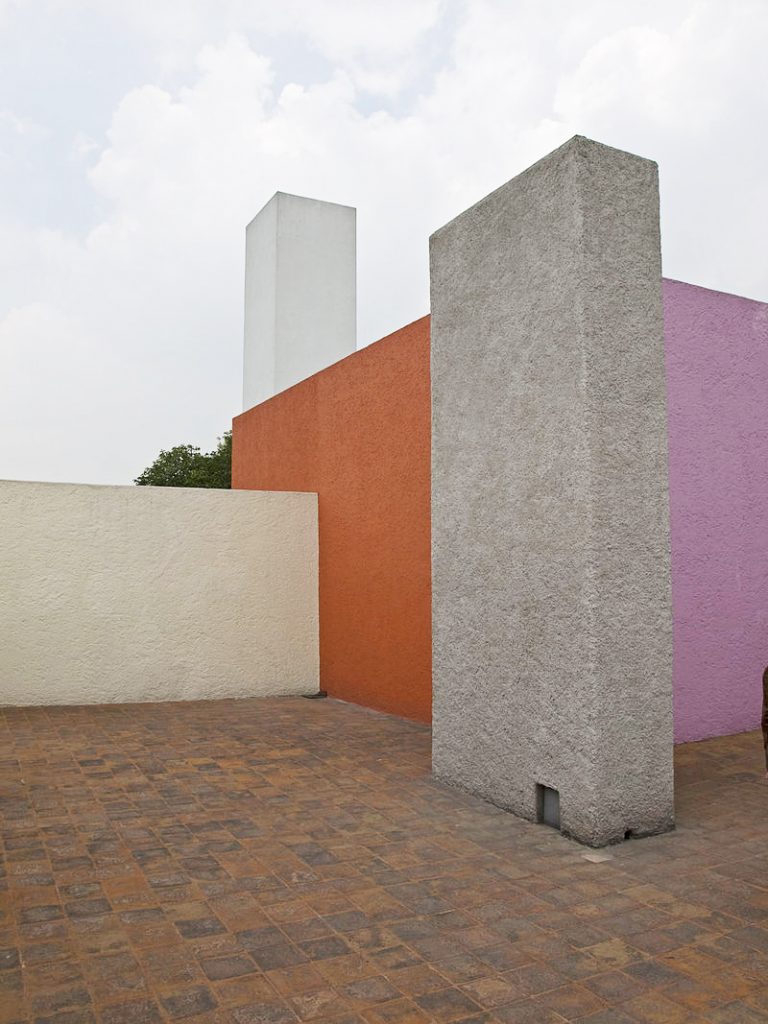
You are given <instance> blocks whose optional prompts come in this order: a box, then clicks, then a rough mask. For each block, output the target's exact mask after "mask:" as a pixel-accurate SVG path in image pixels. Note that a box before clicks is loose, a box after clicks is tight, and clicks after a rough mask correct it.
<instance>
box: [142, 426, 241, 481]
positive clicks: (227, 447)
mask: <svg viewBox="0 0 768 1024" xmlns="http://www.w3.org/2000/svg"><path fill="white" fill-rule="evenodd" d="M133 482H134V483H135V484H138V485H139V486H140V487H231V486H232V431H231V430H228V431H227V432H226V434H224V436H223V437H220V438H219V443H218V444H217V445H216V447H215V448H214V450H213V451H212V452H207V453H203V452H201V451H200V449H199V448H195V447H194V446H193V445H191V444H178V445H176V447H175V448H171V449H170V450H169V451H167V452H166V451H161V452H160V454H159V455H158V456H157V458H156V459H155V461H154V462H153V463H152V465H151V466H147V468H146V469H145V470H144V472H143V473H142V474H141V475H140V476H137V477H136V479H135V480H134V481H133Z"/></svg>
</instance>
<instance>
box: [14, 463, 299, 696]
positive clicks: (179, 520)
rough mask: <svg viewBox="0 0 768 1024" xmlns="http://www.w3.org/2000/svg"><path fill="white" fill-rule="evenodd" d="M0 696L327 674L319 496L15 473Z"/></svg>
mask: <svg viewBox="0 0 768 1024" xmlns="http://www.w3.org/2000/svg"><path fill="white" fill-rule="evenodd" d="M0 536H2V545H0V636H1V637H2V643H1V644H0V704H15V705H22V704H92V703H111V702H122V701H168V700H191V699H201V698H203V699H207V698H216V697H244V696H247V697H254V696H268V695H276V694H296V693H307V692H312V691H315V690H317V687H318V621H317V617H318V605H317V561H318V556H317V499H316V496H315V495H314V494H269V493H264V492H258V491H247V492H246V491H243V492H238V491H216V490H198V489H188V488H176V487H91V486H86V485H81V484H77V485H72V484H45V483H25V482H21V481H19V482H17V481H2V482H0Z"/></svg>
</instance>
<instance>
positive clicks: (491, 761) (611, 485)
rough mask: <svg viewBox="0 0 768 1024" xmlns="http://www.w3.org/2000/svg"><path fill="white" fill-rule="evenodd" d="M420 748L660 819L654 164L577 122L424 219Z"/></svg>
mask: <svg viewBox="0 0 768 1024" xmlns="http://www.w3.org/2000/svg"><path fill="white" fill-rule="evenodd" d="M431 291H432V348H431V371H432V405H433V408H432V429H433V432H432V567H433V689H434V693H433V705H434V706H433V722H434V740H433V764H434V770H435V773H436V774H437V775H438V777H440V778H442V779H444V780H445V781H448V782H451V783H453V784H455V785H458V786H460V787H462V788H465V789H467V790H469V791H471V792H474V793H477V794H479V795H481V796H483V797H485V798H487V799H488V800H490V801H492V802H494V803H496V804H499V805H500V806H502V807H506V808H509V809H510V810H513V811H515V812H516V813H517V814H520V815H522V816H523V817H526V818H529V819H532V818H535V816H536V813H537V807H536V784H537V783H538V784H542V785H545V786H548V787H550V788H553V789H556V790H558V792H559V794H560V808H561V821H562V828H563V830H564V831H566V832H567V833H569V834H571V835H573V836H575V837H576V838H578V839H580V840H582V841H583V842H586V843H589V844H591V845H595V846H599V845H603V844H606V843H610V842H615V841H618V840H621V839H623V838H624V836H625V834H626V833H627V832H632V833H634V834H645V833H653V832H659V831H663V830H665V829H668V828H670V827H671V826H672V823H673V789H672V782H673V779H672V677H671V655H672V648H671V612H670V595H669V525H668V485H667V434H666V398H665V377H664V352H663V328H662V305H661V265H660V246H659V220H658V184H657V168H656V165H655V164H654V163H652V162H650V161H648V160H643V159H641V158H639V157H636V156H632V155H630V154H628V153H624V152H621V151H619V150H615V149H610V148H608V147H606V146H602V145H599V144H598V143H595V142H592V141H590V140H588V139H584V138H581V137H576V138H574V139H572V140H571V141H570V142H568V143H566V144H565V145H564V146H562V147H561V148H560V149H558V150H556V151H555V152H554V153H552V154H550V155H549V156H548V157H546V158H545V159H543V160H541V161H540V162H539V163H537V164H535V165H534V166H533V167H531V168H529V169H528V170H527V171H525V172H524V173H523V174H521V175H519V176H518V177H516V178H514V179H513V180H512V181H510V182H508V183H507V184H506V185H504V186H502V187H501V188H500V189H498V190H497V191H496V192H494V193H493V194H491V195H490V196H488V197H487V198H485V199H484V200H482V201H481V202H479V203H478V204H477V205H476V206H474V207H472V208H471V209H469V210H467V211H466V212H465V213H463V214H461V215H460V216H459V217H458V218H456V220H454V221H452V222H451V223H450V224H448V225H447V226H446V227H444V228H442V229H441V230H440V231H438V232H437V233H436V234H435V235H434V236H433V237H432V239H431Z"/></svg>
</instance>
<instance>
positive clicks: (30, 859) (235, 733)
mask: <svg viewBox="0 0 768 1024" xmlns="http://www.w3.org/2000/svg"><path fill="white" fill-rule="evenodd" d="M0 750H2V760H0V811H2V825H1V826H0V827H1V831H0V838H1V839H2V847H3V855H4V877H3V878H2V879H0V886H2V893H0V901H1V902H0V907H2V912H1V913H0V1022H1V1024H9V1022H17V1021H18V1022H21V1021H51V1022H53V1021H56V1022H57V1024H58V1022H61V1024H87V1022H93V1021H99V1022H103V1024H157V1022H160V1021H175V1020H180V1019H186V1018H192V1019H193V1020H194V1021H195V1024H204V1022H205V1024H208V1022H210V1024H214V1022H215V1024H225V1022H236V1024H259V1022H265V1024H291V1022H295V1021H296V1020H297V1019H298V1020H301V1021H304V1020H313V1021H314V1020H323V1021H331V1020H332V1021H337V1022H339V1024H342V1022H343V1024H356V1022H367V1024H410V1022H414V1024H415V1022H419V1021H446V1022H447V1021H457V1022H458V1021H470V1020H471V1021H472V1022H480V1021H483V1022H486V1021H488V1022H490V1021H501V1022H506V1024H512V1022H542V1024H547V1022H557V1021H562V1020H588V1021H591V1022H592V1024H598V1022H599V1024H604V1022H605V1024H607V1022H616V1024H620V1022H627V1021H641V1022H683V1021H687V1022H694V1021H710V1022H718V1024H726V1022H733V1024H735V1022H745V1021H764V1020H766V1018H768V928H766V927H765V924H766V921H767V920H768V866H767V865H766V856H767V851H768V786H766V784H765V782H764V780H763V778H762V764H761V754H762V751H761V744H760V742H759V740H758V737H757V736H756V735H755V734H744V735H739V736H734V737H729V738H725V739H718V740H712V741H707V742H703V743H697V744H690V745H687V746H683V747H679V748H678V749H677V753H676V758H677V787H676V800H677V819H678V828H677V831H676V832H674V833H672V834H668V835H665V836H660V837H658V838H652V839H643V840H637V841H630V842H627V843H625V844H623V845H621V846H618V847H613V848H610V849H609V850H607V851H600V852H595V851H590V850H588V849H586V848H584V847H582V846H579V845H577V844H576V843H573V842H571V841H569V840H567V839H565V838H563V837H562V836H560V835H559V834H558V833H556V832H554V831H552V830H550V829H547V828H546V827H544V826H537V825H531V824H527V823H526V822H524V821H521V820H520V819H518V818H515V817H513V816H512V815H509V814H506V813H503V812H501V811H499V810H497V809H496V808H494V807H492V806H490V805H488V804H485V803H483V802H481V801H480V800H477V799H474V798H470V797H467V796H465V795H463V794H461V793H459V792H457V791H455V790H450V789H447V788H445V787H444V786H442V785H440V784H438V783H436V782H434V781H432V779H431V778H430V774H429V764H430V734H429V730H428V729H427V728H425V727H424V726H420V725H415V724H412V723H409V722H406V721H403V720H401V719H396V718H391V717H387V716H384V715H379V714H376V713H372V712H368V711H365V710H363V709H361V708H358V707H354V706H351V705H345V704H341V703H338V702H335V701H331V700H326V701H307V700H302V699H300V698H284V699H261V700H246V701H216V702H206V703H187V704H177V703H175V704H143V705H135V704H134V705H132V704H122V705H110V706H97V707H79V708H72V707H69V708H67V707H56V708H24V709H6V710H4V711H0Z"/></svg>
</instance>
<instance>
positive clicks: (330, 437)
mask: <svg viewBox="0 0 768 1024" xmlns="http://www.w3.org/2000/svg"><path fill="white" fill-rule="evenodd" d="M429 445H430V395H429V320H428V318H426V317H425V318H423V319H422V320H417V321H416V322H415V323H413V324H410V325H409V326H407V327H404V328H402V329H401V330H399V331H397V332H396V333H394V334H392V335H390V336H389V337H387V338H383V339H382V340H381V341H378V342H376V343H375V344H373V345H370V346H368V347H367V348H364V349H361V350H359V351H358V352H355V353H354V354H352V355H351V356H349V357H347V358H346V359H343V360H341V361H340V362H338V363H336V364H334V365H333V366H330V367H328V368H327V369H325V370H323V371H321V372H320V373H317V374H315V375H314V376H313V377H310V378H309V379H308V380H305V381H303V382H302V383H300V384H297V385H296V386H295V387H292V388H289V389H288V390H287V391H284V392H282V393H281V394H279V395H276V396H275V397H274V398H272V399H270V400H269V401H267V402H264V403H263V404H261V405H258V406H256V407H255V408H253V409H250V410H249V411H248V412H246V413H244V414H243V415H241V416H238V417H237V418H236V419H235V420H234V423H233V434H232V450H233V458H232V481H233V486H234V487H238V488H249V487H254V488H260V489H269V490H273V489H280V490H282V489H287V490H292V491H302V490H311V491H317V493H318V510H319V532H320V679H321V685H322V687H323V688H324V689H325V690H327V691H328V692H329V693H330V694H331V695H332V696H334V697H339V698H341V699H343V700H349V701H354V702H355V703H358V704H364V705H367V706H369V707H373V708H377V709H379V710H382V711H388V712H391V713H394V714H398V715H403V716H404V717H406V718H412V719H416V720H419V721H429V718H430V711H431V694H432V679H431V653H432V649H431V630H430V615H431V604H430V601H431V596H430V594H431V591H430V512H429V501H430V469H429V458H430V456H429Z"/></svg>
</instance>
